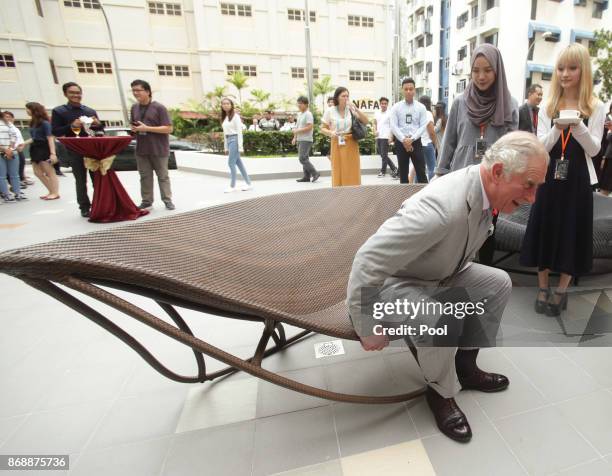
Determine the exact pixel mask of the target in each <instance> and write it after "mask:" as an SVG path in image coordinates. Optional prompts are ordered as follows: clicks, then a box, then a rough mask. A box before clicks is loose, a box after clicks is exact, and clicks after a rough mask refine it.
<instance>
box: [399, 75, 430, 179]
mask: <svg viewBox="0 0 612 476" xmlns="http://www.w3.org/2000/svg"><path fill="white" fill-rule="evenodd" d="M402 92H403V93H404V100H403V101H400V102H398V103H395V104H394V105H393V107H392V108H391V119H390V124H391V132H392V133H393V135H394V136H395V155H396V157H397V164H398V166H399V176H400V183H408V172H409V170H408V169H409V164H410V161H411V160H412V165H414V168H415V170H416V175H417V182H419V183H427V182H428V180H427V174H426V173H425V156H424V154H423V145H422V143H421V135H422V134H423V131H424V130H425V129H426V127H427V110H426V109H425V106H423V105H422V104H421V103H420V102H418V101H415V100H414V95H415V92H416V90H415V83H414V80H413V79H412V78H406V79H404V80H403V81H402Z"/></svg>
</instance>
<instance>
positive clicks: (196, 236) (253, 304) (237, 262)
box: [0, 185, 423, 403]
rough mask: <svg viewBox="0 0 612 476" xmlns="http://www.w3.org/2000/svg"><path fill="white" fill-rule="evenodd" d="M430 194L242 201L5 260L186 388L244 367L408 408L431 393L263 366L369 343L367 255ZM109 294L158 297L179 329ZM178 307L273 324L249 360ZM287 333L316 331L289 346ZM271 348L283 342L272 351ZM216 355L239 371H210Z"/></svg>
mask: <svg viewBox="0 0 612 476" xmlns="http://www.w3.org/2000/svg"><path fill="white" fill-rule="evenodd" d="M419 189H420V186H418V185H416V186H411V185H384V186H363V187H342V188H333V189H332V188H326V189H318V190H312V191H304V192H295V193H287V194H281V195H273V196H268V197H261V198H255V199H252V200H245V201H240V202H234V203H231V204H226V205H220V206H215V207H211V208H207V209H202V210H196V211H193V212H188V213H183V214H177V215H173V216H170V217H166V218H161V219H156V220H149V221H145V222H140V223H135V224H130V225H127V226H121V227H117V228H111V229H107V230H103V231H98V232H94V233H89V234H87V235H80V236H74V237H70V238H65V239H61V240H57V241H53V242H49V243H43V244H39V245H33V246H28V247H25V248H21V249H16V250H12V251H8V252H5V253H2V254H0V272H3V273H7V274H9V275H12V276H14V277H16V278H19V279H21V280H23V281H24V282H26V283H27V284H29V285H31V286H32V287H34V288H35V289H37V290H39V291H42V292H44V293H47V294H48V295H50V296H52V297H54V298H55V299H57V300H59V301H60V302H62V303H64V304H65V305H66V306H68V307H70V308H72V309H74V310H76V311H78V312H79V313H81V314H82V315H83V316H85V317H87V318H88V319H90V320H92V321H93V322H95V323H96V324H98V325H100V326H102V327H103V328H104V329H106V330H107V331H109V332H111V333H112V334H114V335H115V336H116V337H118V338H119V339H121V340H122V341H123V342H125V343H126V344H128V345H129V346H130V347H132V348H133V349H134V350H135V351H136V352H138V353H139V354H140V355H141V356H142V357H143V358H144V359H145V360H146V361H147V362H148V363H149V364H150V365H151V366H152V367H154V368H155V369H156V370H157V371H158V372H160V373H161V374H163V375H165V376H166V377H168V378H171V379H173V380H176V381H179V382H191V383H195V382H205V381H207V380H213V379H215V378H218V377H220V376H222V375H227V374H229V373H231V372H234V371H236V370H243V371H245V372H248V373H249V374H251V375H254V376H256V377H259V378H262V379H264V380H267V381H269V382H272V383H275V384H278V385H281V386H283V387H286V388H289V389H292V390H296V391H298V392H302V393H305V394H309V395H313V396H317V397H322V398H327V399H331V400H336V401H345V402H357V403H393V402H400V401H406V400H409V399H411V398H414V397H416V396H418V395H421V394H422V393H423V390H422V389H419V390H416V391H414V392H411V393H407V394H402V395H391V396H361V395H347V394H341V393H335V392H331V391H328V390H324V389H318V388H314V387H311V386H308V385H304V384H302V383H299V382H296V381H294V380H290V379H288V378H285V377H283V376H280V375H278V374H276V373H274V372H271V371H269V370H266V369H265V368H263V367H262V366H261V364H262V360H263V358H264V357H265V356H267V355H270V354H271V353H274V352H277V351H278V350H280V349H283V348H285V347H287V346H289V345H291V344H292V343H295V342H297V341H298V340H300V339H302V338H303V337H304V336H306V335H308V334H309V333H311V332H317V333H321V334H324V335H327V336H332V337H336V338H342V339H351V340H357V335H356V334H355V332H354V330H353V327H352V326H351V323H350V320H349V317H348V315H347V311H346V307H345V304H344V299H345V296H346V285H347V280H348V275H349V272H350V269H351V265H352V262H353V257H354V255H355V252H356V251H357V249H358V248H359V247H360V246H361V245H362V244H363V243H364V242H365V240H366V239H367V238H368V237H369V236H370V235H372V234H373V233H374V232H375V231H376V230H377V228H378V227H379V226H380V225H381V224H382V223H383V221H385V220H386V219H387V218H388V217H390V216H391V215H393V213H395V212H396V211H397V209H398V208H399V206H400V204H401V203H402V202H403V201H404V200H405V199H406V198H408V197H409V196H410V195H411V194H413V193H415V192H416V191H418V190H419ZM58 284H60V285H62V287H59V286H58ZM109 288H110V290H111V291H112V290H113V289H117V290H122V291H128V292H131V293H134V294H138V295H141V296H145V297H148V298H151V299H153V300H155V301H156V302H157V303H158V304H159V305H160V306H161V308H162V309H163V310H164V311H165V312H166V313H167V314H168V315H169V317H170V318H171V319H172V321H174V323H175V324H176V326H173V325H171V324H170V323H168V322H166V321H164V320H162V319H160V318H158V317H156V316H154V315H152V314H151V313H149V312H147V311H144V310H143V309H140V308H139V307H137V306H135V305H134V304H132V303H131V302H129V301H127V300H125V299H122V298H120V297H119V296H117V295H115V294H113V293H112V292H111V291H109V290H108V289H109ZM70 290H73V291H78V292H79V293H83V294H85V295H87V296H89V297H91V298H94V299H96V300H98V301H100V302H102V303H105V304H108V305H110V306H111V307H113V308H115V309H118V310H120V311H122V312H123V313H125V314H126V315H128V316H130V317H132V318H134V319H137V320H139V321H141V322H143V323H145V324H147V325H149V326H150V327H152V328H154V329H156V330H158V331H160V332H161V333H163V334H165V335H167V336H169V337H171V338H173V339H175V340H177V341H179V342H182V343H183V344H185V345H187V346H189V347H190V348H192V349H193V352H194V354H195V358H196V361H197V366H198V374H197V375H196V376H182V375H178V374H176V373H174V372H172V371H171V370H169V369H168V368H166V367H165V366H164V365H163V364H162V363H160V362H159V361H158V360H157V359H156V358H155V357H154V356H153V355H152V353H150V352H149V351H148V350H147V349H146V348H145V347H144V346H143V345H142V344H141V343H139V342H138V341H137V340H136V339H135V338H134V337H132V336H131V335H129V334H128V333H127V332H125V331H124V330H123V329H121V328H120V327H118V326H117V325H116V324H115V323H113V322H112V321H110V320H109V319H107V318H106V317H104V316H103V315H102V314H100V313H99V312H98V311H96V310H94V309H93V308H92V307H90V306H88V305H87V304H85V303H84V302H82V301H80V300H79V299H78V298H77V297H75V296H74V295H72V294H71V293H70V292H69V291H70ZM175 306H178V307H182V308H186V309H191V310H196V311H201V312H203V313H208V314H213V315H217V316H225V317H228V318H232V319H244V320H249V321H258V322H261V323H262V327H263V331H262V335H261V337H260V339H259V343H258V345H257V349H256V351H255V355H254V356H253V357H252V358H250V359H242V358H239V357H236V356H234V355H232V354H229V353H227V352H225V351H223V350H221V349H219V348H217V347H214V346H212V345H210V344H209V343H207V342H205V341H203V340H201V339H199V338H197V337H196V336H194V335H193V334H192V332H191V330H190V328H189V327H188V326H187V324H186V322H185V321H184V320H183V319H182V318H181V316H180V315H179V313H178V312H177V311H176V309H175ZM202 318H203V319H205V318H206V315H202ZM283 324H290V325H292V326H296V327H299V328H301V329H304V331H303V332H300V333H298V334H297V335H294V336H292V337H290V338H288V337H287V336H286V335H285V331H284V329H283ZM257 337H258V336H254V342H255V341H256V340H257ZM270 339H273V341H274V343H275V344H276V345H275V346H274V347H271V348H269V349H267V350H266V346H267V344H268V342H269V340H270ZM204 354H205V355H208V356H210V357H212V358H214V359H217V360H219V361H222V362H224V363H225V364H226V365H228V366H229V367H227V368H225V369H223V370H220V371H217V372H213V373H207V372H206V366H205V362H204V357H203V355H204ZM356 378H359V376H356Z"/></svg>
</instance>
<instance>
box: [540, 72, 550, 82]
mask: <svg viewBox="0 0 612 476" xmlns="http://www.w3.org/2000/svg"><path fill="white" fill-rule="evenodd" d="M551 79H552V73H542V81H550V80H551Z"/></svg>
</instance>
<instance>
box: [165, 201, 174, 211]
mask: <svg viewBox="0 0 612 476" xmlns="http://www.w3.org/2000/svg"><path fill="white" fill-rule="evenodd" d="M174 209H176V207H175V206H174V203H172V202H166V210H174Z"/></svg>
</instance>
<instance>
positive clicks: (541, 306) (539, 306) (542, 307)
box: [534, 288, 551, 314]
mask: <svg viewBox="0 0 612 476" xmlns="http://www.w3.org/2000/svg"><path fill="white" fill-rule="evenodd" d="M540 293H544V294H545V296H544V300H543V301H542V300H540V299H539V297H540ZM550 294H551V293H550V288H539V289H538V296H537V297H536V301H535V304H534V308H535V312H537V313H538V314H544V313H545V312H546V306H547V305H548V300H549V298H550Z"/></svg>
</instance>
